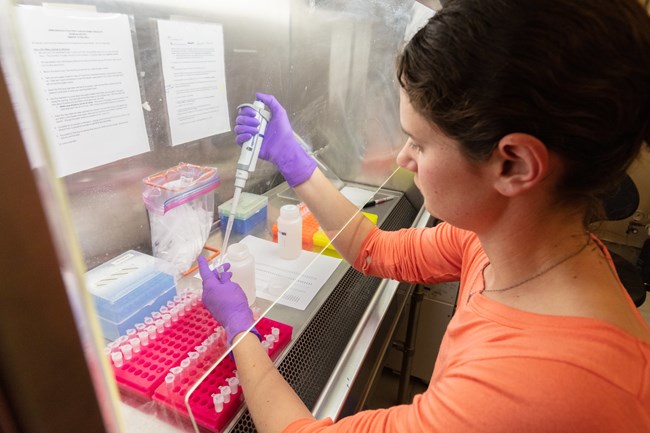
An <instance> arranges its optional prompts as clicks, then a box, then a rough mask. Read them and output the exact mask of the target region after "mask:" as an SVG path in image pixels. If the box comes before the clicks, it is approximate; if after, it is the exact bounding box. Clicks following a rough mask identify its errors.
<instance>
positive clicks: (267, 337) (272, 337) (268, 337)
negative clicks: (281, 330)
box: [264, 334, 275, 349]
mask: <svg viewBox="0 0 650 433" xmlns="http://www.w3.org/2000/svg"><path fill="white" fill-rule="evenodd" d="M264 339H265V340H266V341H268V342H269V349H273V343H274V342H275V337H274V336H273V335H272V334H267V335H265V336H264Z"/></svg>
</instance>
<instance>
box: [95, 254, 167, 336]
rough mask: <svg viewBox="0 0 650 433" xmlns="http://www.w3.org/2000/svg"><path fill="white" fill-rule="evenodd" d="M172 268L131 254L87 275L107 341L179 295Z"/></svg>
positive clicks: (99, 267) (157, 261)
mask: <svg viewBox="0 0 650 433" xmlns="http://www.w3.org/2000/svg"><path fill="white" fill-rule="evenodd" d="M168 271H169V265H168V264H167V263H166V262H165V261H163V260H160V259H157V258H155V257H152V256H150V255H147V254H143V253H140V252H138V251H134V250H129V251H126V252H124V253H122V254H120V255H119V256H118V257H116V258H114V259H112V260H110V261H108V262H106V263H103V264H102V265H100V266H98V267H96V268H94V269H91V270H90V271H88V272H86V284H87V286H88V290H89V292H90V294H91V297H92V299H93V302H94V304H95V308H96V309H97V314H98V315H99V319H100V320H99V321H100V324H101V327H102V331H103V333H104V337H105V338H107V339H109V340H113V339H115V338H117V337H118V336H119V335H120V334H123V333H124V332H125V331H126V330H127V329H129V328H132V327H133V326H134V325H135V324H136V323H138V322H141V321H142V320H143V318H144V317H145V316H147V315H148V314H149V313H150V312H152V311H156V310H158V309H159V308H160V307H161V306H163V305H165V303H167V302H168V301H170V300H172V299H173V298H174V296H175V295H176V286H175V280H174V277H173V276H172V275H171V273H169V272H168Z"/></svg>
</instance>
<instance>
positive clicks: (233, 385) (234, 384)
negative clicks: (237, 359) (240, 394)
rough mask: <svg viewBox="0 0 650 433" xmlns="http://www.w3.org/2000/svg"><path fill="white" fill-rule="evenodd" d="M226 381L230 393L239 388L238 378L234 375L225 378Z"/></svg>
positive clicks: (234, 392)
mask: <svg viewBox="0 0 650 433" xmlns="http://www.w3.org/2000/svg"><path fill="white" fill-rule="evenodd" d="M226 382H228V386H229V387H230V393H231V394H237V390H238V389H239V379H238V378H236V377H229V378H228V379H226Z"/></svg>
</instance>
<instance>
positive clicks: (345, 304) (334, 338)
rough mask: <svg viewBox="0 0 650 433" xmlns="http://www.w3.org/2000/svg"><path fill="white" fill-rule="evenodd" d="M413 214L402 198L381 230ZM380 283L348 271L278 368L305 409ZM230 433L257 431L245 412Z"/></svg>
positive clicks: (404, 223) (406, 222)
mask: <svg viewBox="0 0 650 433" xmlns="http://www.w3.org/2000/svg"><path fill="white" fill-rule="evenodd" d="M416 215H417V210H416V209H414V208H413V207H412V206H411V204H410V203H409V201H408V200H407V199H406V198H405V197H402V198H401V199H400V200H399V202H398V203H397V205H396V206H395V208H394V210H393V212H392V213H391V214H390V215H389V216H388V217H387V218H386V220H385V221H384V223H383V224H382V225H381V228H382V229H383V230H390V231H393V230H399V229H401V228H405V227H410V226H411V224H412V223H413V220H414V219H415V217H416ZM380 282H381V279H380V278H377V277H368V276H364V275H363V274H362V273H360V272H358V271H356V270H355V269H353V268H350V269H349V270H348V271H347V272H346V273H345V275H344V276H343V278H341V281H340V282H339V284H337V285H336V288H335V289H334V291H333V292H332V293H331V294H330V296H329V297H328V298H327V300H326V301H325V303H324V304H323V307H322V308H321V309H320V310H319V311H318V313H316V315H315V316H314V318H313V319H312V321H311V322H310V323H309V325H307V327H306V329H305V330H304V331H303V333H302V334H301V335H300V337H299V338H298V340H297V341H296V342H295V343H294V345H293V346H292V347H291V349H290V351H289V353H288V354H287V356H286V357H285V358H284V359H283V360H282V363H281V364H280V365H279V367H278V370H279V371H280V373H281V374H282V376H283V377H284V378H285V379H286V381H287V382H288V383H289V384H290V385H291V387H292V388H293V389H294V390H295V391H296V393H297V394H298V395H299V396H300V398H301V399H302V401H303V402H304V403H305V405H307V407H308V408H310V409H312V408H313V407H314V404H315V403H316V401H317V399H318V397H319V395H320V393H321V391H322V390H323V388H324V387H325V384H326V383H327V381H328V379H329V378H330V376H331V374H332V371H333V370H334V367H335V366H336V363H337V362H338V360H339V358H340V357H341V354H342V353H343V351H344V349H345V347H346V346H347V344H348V340H349V337H350V335H352V333H353V332H354V330H355V328H356V327H357V324H358V323H359V320H360V319H361V317H362V316H363V314H364V312H365V311H366V308H367V307H368V303H369V302H370V300H371V299H372V296H373V295H374V291H375V290H376V289H377V287H378V286H379V283H380ZM231 432H234V433H253V432H256V429H255V426H254V425H253V421H252V419H251V416H250V413H249V412H248V410H246V411H244V413H243V414H242V416H241V417H240V419H239V420H238V421H237V423H236V424H235V425H234V426H233V428H232V430H231Z"/></svg>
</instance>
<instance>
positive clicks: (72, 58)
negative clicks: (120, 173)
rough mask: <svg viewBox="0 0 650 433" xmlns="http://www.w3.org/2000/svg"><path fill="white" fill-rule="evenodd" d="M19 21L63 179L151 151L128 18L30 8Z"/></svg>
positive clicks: (43, 118)
mask: <svg viewBox="0 0 650 433" xmlns="http://www.w3.org/2000/svg"><path fill="white" fill-rule="evenodd" d="M16 16H17V21H18V28H19V31H20V34H21V42H22V44H23V46H24V49H25V52H26V63H27V67H28V70H29V78H30V84H31V86H30V87H31V88H32V90H33V91H32V94H33V96H34V98H35V99H36V101H35V103H36V106H37V108H38V109H39V111H40V116H41V121H42V123H41V126H42V127H43V129H44V132H45V134H46V135H47V141H48V145H49V148H50V152H51V155H52V158H53V161H54V167H55V170H56V174H57V175H58V176H66V175H69V174H72V173H75V172H78V171H82V170H86V169H89V168H93V167H96V166H99V165H103V164H107V163H110V162H113V161H117V160H119V159H122V158H128V157H130V156H134V155H137V154H140V153H143V152H147V151H149V150H150V148H149V140H148V138H147V130H146V127H145V123H144V116H143V114H142V106H141V104H142V101H141V99H140V87H139V85H138V78H137V73H136V67H135V60H134V56H133V44H132V41H131V28H130V25H129V18H128V17H127V16H126V15H123V14H111V13H97V12H88V11H80V10H75V9H59V8H48V7H42V6H24V5H19V6H16Z"/></svg>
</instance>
